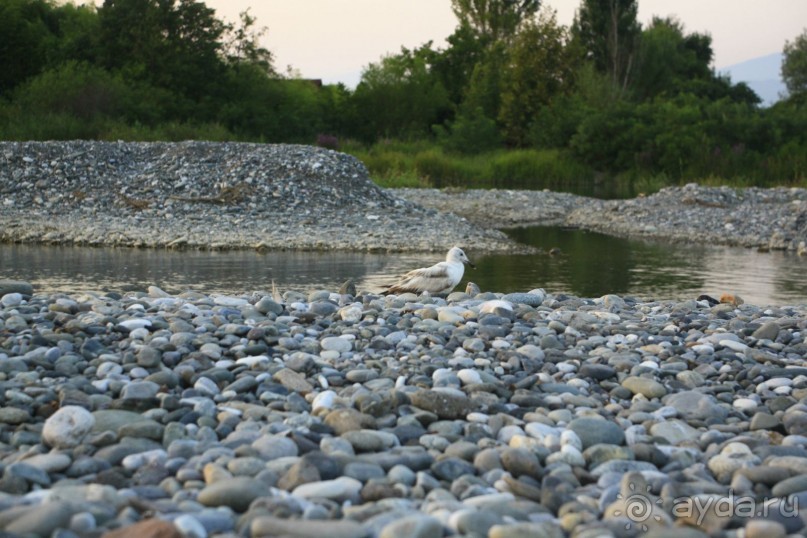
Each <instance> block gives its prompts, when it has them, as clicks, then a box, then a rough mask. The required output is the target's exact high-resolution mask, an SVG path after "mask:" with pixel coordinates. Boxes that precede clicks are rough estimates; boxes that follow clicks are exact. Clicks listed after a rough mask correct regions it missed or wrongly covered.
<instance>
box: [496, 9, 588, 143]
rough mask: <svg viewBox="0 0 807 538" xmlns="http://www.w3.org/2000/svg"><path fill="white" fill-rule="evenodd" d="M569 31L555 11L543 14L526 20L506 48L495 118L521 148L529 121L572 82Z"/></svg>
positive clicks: (508, 136)
mask: <svg viewBox="0 0 807 538" xmlns="http://www.w3.org/2000/svg"><path fill="white" fill-rule="evenodd" d="M567 41H568V34H567V32H566V30H565V28H563V27H560V26H558V24H557V22H556V21H555V16H554V14H546V13H544V14H543V15H542V17H541V18H540V20H539V21H538V22H535V23H525V25H524V29H523V30H522V31H521V32H520V33H519V34H518V36H516V38H515V39H514V41H513V45H512V46H511V47H510V49H509V53H508V58H507V59H508V61H507V62H506V63H505V65H506V66H507V68H506V69H505V70H504V75H503V80H502V94H501V107H500V109H499V116H498V119H499V121H500V123H501V125H502V131H503V133H504V136H505V138H506V140H507V142H508V143H509V144H510V145H512V146H517V147H523V146H525V145H526V143H527V140H528V134H529V131H530V126H531V124H533V123H535V122H540V119H541V118H540V113H541V111H542V109H544V108H545V107H546V106H547V105H548V104H549V103H550V101H551V100H552V99H553V98H555V97H560V96H563V95H565V94H567V93H568V92H569V91H570V90H571V88H572V84H573V76H574V68H575V61H574V60H575V59H574V57H573V56H572V54H570V51H571V49H570V48H569V47H567V46H566V43H567Z"/></svg>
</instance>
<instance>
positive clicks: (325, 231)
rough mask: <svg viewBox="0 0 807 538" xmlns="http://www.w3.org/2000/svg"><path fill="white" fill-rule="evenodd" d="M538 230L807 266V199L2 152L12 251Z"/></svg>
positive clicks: (302, 158)
mask: <svg viewBox="0 0 807 538" xmlns="http://www.w3.org/2000/svg"><path fill="white" fill-rule="evenodd" d="M535 225H546V226H569V227H575V228H582V229H585V230H592V231H599V232H603V233H607V234H612V235H619V236H630V237H644V238H650V239H660V240H670V241H688V242H697V243H704V244H720V245H731V246H742V247H747V248H758V249H761V250H791V251H796V252H800V253H807V191H805V190H804V189H789V188H774V189H759V188H749V189H733V188H728V187H701V186H698V185H696V184H690V185H686V186H683V187H668V188H665V189H662V190H661V191H660V192H658V193H655V194H652V195H650V196H645V197H639V198H634V199H630V200H599V199H595V198H588V197H584V196H576V195H572V194H568V193H557V192H547V191H524V190H437V189H381V188H379V187H377V186H376V185H375V184H373V183H372V181H371V180H370V179H369V177H368V175H367V170H366V168H365V167H364V166H363V165H362V164H361V163H360V162H359V161H357V160H356V159H354V158H353V157H350V156H348V155H345V154H342V153H338V152H333V151H330V150H324V149H321V148H315V147H310V146H292V145H267V144H236V143H206V142H185V143H123V142H120V143H105V142H86V141H73V142H26V143H17V142H0V241H2V242H6V243H29V244H47V245H80V246H110V247H121V246H122V247H136V248H172V249H207V250H226V249H256V250H295V249H296V250H319V251H324V250H345V251H351V250H353V251H370V252H394V251H400V252H403V251H409V252H415V251H424V252H425V251H429V252H445V251H446V250H448V249H449V248H450V247H452V246H454V245H461V246H464V247H466V248H468V249H469V250H475V251H479V252H513V253H518V252H528V251H530V248H529V247H527V246H525V245H520V244H518V243H516V242H514V241H513V240H511V239H510V238H508V236H507V235H506V234H504V233H503V232H502V231H501V230H502V229H505V228H510V227H523V226H535Z"/></svg>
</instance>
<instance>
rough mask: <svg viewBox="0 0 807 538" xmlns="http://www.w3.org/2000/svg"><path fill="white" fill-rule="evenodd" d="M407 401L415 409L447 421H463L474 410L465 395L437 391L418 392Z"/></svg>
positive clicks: (472, 404)
mask: <svg viewBox="0 0 807 538" xmlns="http://www.w3.org/2000/svg"><path fill="white" fill-rule="evenodd" d="M409 399H410V400H411V402H412V405H414V406H415V407H419V408H421V409H424V410H426V411H430V412H432V413H434V414H435V415H437V416H438V417H440V418H442V419H448V420H456V419H463V418H465V417H466V416H467V415H468V413H470V412H471V411H474V410H475V408H476V406H475V405H474V403H473V402H472V401H471V400H470V399H469V398H468V397H467V396H465V395H459V394H454V393H451V392H444V391H438V390H419V391H417V392H414V393H412V394H410V395H409Z"/></svg>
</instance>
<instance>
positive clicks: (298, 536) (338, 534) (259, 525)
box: [249, 516, 370, 538]
mask: <svg viewBox="0 0 807 538" xmlns="http://www.w3.org/2000/svg"><path fill="white" fill-rule="evenodd" d="M249 530H250V536H288V537H293V538H323V537H326V538H365V537H369V536H370V530H369V529H367V528H366V527H365V526H364V525H362V524H361V523H359V522H356V521H351V520H349V519H342V520H336V521H334V520H322V521H321V520H304V519H282V518H279V517H272V516H259V517H256V518H255V519H253V520H252V523H251V524H250V526H249Z"/></svg>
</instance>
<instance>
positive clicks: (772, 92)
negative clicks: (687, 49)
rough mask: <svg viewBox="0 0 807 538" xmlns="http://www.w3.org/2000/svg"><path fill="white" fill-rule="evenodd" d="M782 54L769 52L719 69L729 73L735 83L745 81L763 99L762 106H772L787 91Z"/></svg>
mask: <svg viewBox="0 0 807 538" xmlns="http://www.w3.org/2000/svg"><path fill="white" fill-rule="evenodd" d="M782 56H783V55H782V53H781V52H777V53H774V54H768V55H766V56H760V57H758V58H752V59H750V60H746V61H744V62H740V63H738V64H734V65H729V66H726V67H721V68H719V69H717V71H718V72H719V73H724V74H728V75H729V76H730V77H731V81H732V82H734V83H737V82H745V83H746V84H748V86H749V87H750V88H751V89H752V90H754V91H755V92H756V93H757V95H759V97H760V99H762V106H770V105H772V104H774V103H775V102H776V101H778V100H779V99H781V97H782V96H783V95H785V94H786V93H787V90H786V88H785V83H784V82H782V75H781V73H780V69H781V67H782Z"/></svg>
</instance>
